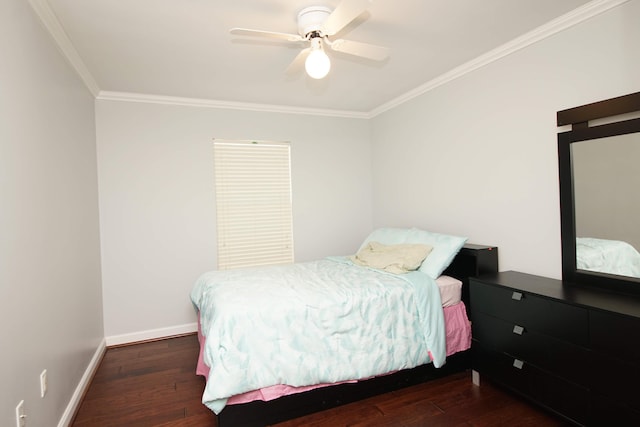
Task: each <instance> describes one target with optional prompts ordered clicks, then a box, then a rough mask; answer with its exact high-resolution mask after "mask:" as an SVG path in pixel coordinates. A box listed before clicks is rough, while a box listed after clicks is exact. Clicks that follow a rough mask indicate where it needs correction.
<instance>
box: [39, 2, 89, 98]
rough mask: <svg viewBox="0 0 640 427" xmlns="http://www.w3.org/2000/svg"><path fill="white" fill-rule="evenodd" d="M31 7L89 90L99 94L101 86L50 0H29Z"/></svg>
mask: <svg viewBox="0 0 640 427" xmlns="http://www.w3.org/2000/svg"><path fill="white" fill-rule="evenodd" d="M28 1H29V4H30V5H31V8H32V9H33V10H34V12H35V13H36V15H38V17H39V18H40V20H41V21H42V23H43V25H44V26H45V28H46V29H47V31H49V34H50V35H51V37H53V40H54V41H55V43H56V45H57V46H58V49H60V51H62V54H63V56H64V57H65V58H66V59H67V61H69V63H70V64H71V66H72V67H73V69H74V70H75V71H76V73H78V75H79V76H80V79H82V81H83V82H84V84H85V85H86V86H87V89H89V92H91V93H92V94H93V96H94V97H95V96H98V93H99V92H100V88H99V87H98V83H96V80H95V79H94V78H93V76H92V75H91V73H90V72H89V69H88V68H87V66H86V65H85V63H84V61H83V60H82V58H80V55H79V54H78V51H77V50H76V48H75V47H74V46H73V43H72V42H71V39H69V36H67V33H66V32H65V31H64V28H63V27H62V24H61V23H60V21H59V20H58V17H57V16H56V14H55V13H54V12H53V10H52V9H51V6H50V5H49V2H48V1H47V0H28Z"/></svg>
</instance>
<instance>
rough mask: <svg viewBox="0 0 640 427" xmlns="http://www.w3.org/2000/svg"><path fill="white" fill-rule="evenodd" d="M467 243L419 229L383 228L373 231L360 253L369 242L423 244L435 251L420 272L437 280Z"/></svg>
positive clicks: (361, 247) (465, 239)
mask: <svg viewBox="0 0 640 427" xmlns="http://www.w3.org/2000/svg"><path fill="white" fill-rule="evenodd" d="M466 241H467V238H466V237H459V236H451V235H447V234H439V233H432V232H430V231H425V230H420V229H418V228H393V227H383V228H377V229H375V230H373V231H372V232H371V234H369V236H367V238H366V239H365V240H364V242H363V243H362V245H361V246H360V248H359V249H358V251H360V250H362V249H363V248H364V247H365V246H366V245H367V243H369V242H380V243H382V244H383V245H399V244H402V243H421V244H424V245H427V246H431V247H433V250H432V251H431V253H430V254H429V256H428V257H427V258H426V259H425V260H424V261H423V262H422V265H420V268H419V269H418V270H419V271H422V272H423V273H425V274H427V275H428V276H429V277H431V278H433V279H434V280H435V279H437V278H438V276H440V275H441V274H442V272H443V271H444V270H446V268H447V267H448V266H449V264H451V261H453V259H454V258H455V257H456V255H457V254H458V252H460V249H461V248H462V247H463V246H464V244H465V243H466Z"/></svg>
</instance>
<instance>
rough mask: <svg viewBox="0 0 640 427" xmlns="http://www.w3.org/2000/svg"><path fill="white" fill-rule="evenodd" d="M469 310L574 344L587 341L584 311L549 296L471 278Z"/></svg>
mask: <svg viewBox="0 0 640 427" xmlns="http://www.w3.org/2000/svg"><path fill="white" fill-rule="evenodd" d="M470 282H471V285H470V292H471V305H472V310H473V311H480V312H483V313H487V314H491V315H493V316H495V317H497V318H501V319H504V320H505V321H509V322H512V323H514V324H517V325H520V326H522V327H524V328H526V329H527V330H530V331H535V332H538V333H541V334H545V335H549V336H553V337H556V338H559V339H562V340H566V341H570V342H572V343H574V344H578V345H582V346H587V344H588V327H587V325H588V323H587V322H588V312H587V310H586V309H584V308H581V307H576V306H571V305H568V304H565V303H562V302H558V301H554V300H552V299H549V298H544V297H540V296H536V295H533V294H531V293H527V292H522V291H518V290H514V289H510V288H507V287H503V286H494V285H489V284H486V283H483V282H480V281H477V280H476V279H471V281H470Z"/></svg>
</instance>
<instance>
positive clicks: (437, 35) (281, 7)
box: [30, 0, 606, 114]
mask: <svg viewBox="0 0 640 427" xmlns="http://www.w3.org/2000/svg"><path fill="white" fill-rule="evenodd" d="M30 2H31V3H32V5H34V9H36V11H38V13H39V15H40V16H41V17H42V18H43V20H45V23H47V21H49V24H48V27H49V29H50V30H51V31H52V33H56V31H55V25H54V24H57V23H56V22H55V21H56V19H55V18H56V17H57V21H59V23H60V24H61V29H62V31H60V29H59V30H58V31H57V33H58V35H57V37H56V36H55V34H54V37H56V38H57V40H58V43H59V44H61V45H62V50H63V51H65V53H67V56H68V57H70V59H71V62H72V63H73V64H74V65H75V66H76V69H79V72H80V74H81V75H83V73H84V77H85V81H92V82H93V83H94V84H95V86H96V90H98V91H99V93H100V94H110V93H111V94H113V93H115V92H126V93H129V94H138V95H135V96H147V95H154V96H166V97H177V98H193V99H200V100H209V101H215V102H223V103H230V104H234V103H240V104H238V105H242V104H266V105H269V106H284V107H287V108H290V107H294V108H302V109H317V110H331V111H342V112H345V113H346V112H353V113H368V114H370V113H371V112H372V111H375V110H376V109H378V110H379V109H381V108H385V106H386V105H391V104H393V103H394V102H396V103H397V102H400V101H399V100H401V99H403V97H404V98H406V97H407V96H409V94H411V93H414V92H416V91H419V90H421V88H424V87H425V85H429V84H433V82H437V81H438V79H440V80H442V79H443V78H444V77H446V76H451V75H453V74H455V72H456V70H458V71H459V70H463V69H464V68H465V67H466V68H472V67H474V66H477V65H481V64H482V63H483V58H485V59H487V58H490V57H491V55H493V57H498V56H501V55H504V54H507V53H509V52H510V51H512V50H513V49H511V50H510V46H511V47H514V46H515V47H517V46H522V45H526V44H527V43H530V42H532V41H535V40H537V39H539V38H540V37H543V36H546V35H549V34H552V33H553V32H554V31H558V30H560V29H562V28H564V27H566V26H569V25H571V22H572V21H571V19H573V20H574V21H575V17H576V16H581V15H584V14H585V11H587V12H588V11H589V9H594V7H595V4H597V3H603V1H602V0H596V1H593V2H591V3H589V1H588V0H482V1H479V0H396V1H391V0H376V1H373V2H372V3H371V6H370V7H369V10H368V12H366V13H364V14H363V15H361V16H360V17H359V18H357V19H356V20H355V21H354V22H353V23H352V25H349V26H347V28H346V29H345V30H344V31H342V32H341V33H340V34H339V36H340V37H341V38H345V39H349V40H355V41H361V42H366V43H372V44H377V45H382V46H387V47H389V48H390V49H391V55H390V57H389V58H388V59H387V60H386V61H384V62H382V63H376V62H373V61H367V60H360V59H357V58H353V57H349V56H346V55H344V54H338V53H336V52H330V56H331V59H332V69H331V72H330V73H329V75H328V76H327V77H326V78H325V79H323V80H319V81H318V80H313V79H311V78H310V77H308V76H306V75H305V74H304V73H302V72H301V73H300V74H299V75H298V76H295V77H287V76H286V75H285V73H284V70H285V69H286V68H287V66H288V65H289V63H290V62H291V61H292V60H293V58H294V57H295V56H296V55H297V53H298V50H299V48H296V47H295V46H293V47H292V46H290V45H287V44H285V43H281V42H279V41H270V40H261V39H251V38H247V37H238V36H232V35H230V34H229V29H230V28H232V27H245V28H256V29H263V30H271V31H278V32H288V33H294V34H295V33H297V26H296V25H297V24H296V16H297V13H298V11H300V10H301V9H302V8H304V7H306V6H310V5H318V4H320V5H326V6H329V7H332V8H333V7H335V6H336V5H337V4H338V3H339V0H272V1H266V0H233V1H232V0H225V1H222V0H30ZM47 2H48V4H47ZM605 3H606V1H605ZM38 4H39V5H40V6H38ZM43 7H44V8H45V10H46V9H47V7H50V8H51V11H53V15H51V14H50V16H49V17H46V16H44V15H46V14H45V13H43V12H42V10H43ZM558 18H559V19H558ZM51 21H54V22H53V24H51ZM52 28H53V30H52ZM65 35H66V36H65ZM67 37H68V39H67ZM536 37H537V38H536ZM76 52H77V56H75V53H76ZM470 61H471V62H470ZM484 62H487V61H484ZM474 64H475V65H474ZM452 73H453V74H452ZM88 85H89V86H91V85H90V84H89V83H88ZM94 92H95V90H94ZM130 96H134V95H130Z"/></svg>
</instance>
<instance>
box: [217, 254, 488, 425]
mask: <svg viewBox="0 0 640 427" xmlns="http://www.w3.org/2000/svg"><path fill="white" fill-rule="evenodd" d="M497 271H498V248H497V247H494V246H482V245H472V244H467V245H465V246H464V247H463V248H462V250H461V251H460V252H459V253H458V255H457V256H456V258H455V259H454V261H453V262H452V263H451V265H450V266H449V268H448V269H447V270H446V271H445V272H444V274H447V275H449V276H453V277H456V278H458V279H460V280H462V281H463V283H464V285H463V287H462V300H463V301H464V303H465V305H466V306H467V311H468V310H469V308H470V301H469V286H468V278H469V277H473V276H477V275H479V274H484V273H492V272H497ZM469 368H471V353H470V350H467V351H463V352H460V353H456V354H454V355H452V356H449V357H447V363H446V364H445V365H444V366H442V367H441V368H438V369H436V368H434V367H433V364H431V363H429V364H426V365H422V366H418V367H416V368H413V369H406V370H402V371H398V372H396V373H394V374H390V375H385V376H381V377H375V378H371V379H368V380H364V381H359V382H357V383H346V384H340V385H335V386H331V387H323V388H318V389H315V390H311V391H307V392H304V393H299V394H293V395H289V396H283V397H281V398H278V399H275V400H271V401H269V402H263V401H254V402H249V403H243V404H239V405H228V406H226V407H225V408H224V409H223V410H222V412H220V414H219V415H218V427H245V426H265V425H270V424H276V423H279V422H282V421H286V420H291V419H294V418H298V417H301V416H304V415H308V414H311V413H314V412H318V411H323V410H325V409H329V408H334V407H336V406H340V405H344V404H347V403H351V402H355V401H358V400H362V399H366V398H368V397H372V396H376V395H379V394H383V393H387V392H390V391H393V390H398V389H400V388H403V387H408V386H411V385H415V384H419V383H423V382H427V381H430V380H434V379H436V378H441V377H444V376H446V375H450V374H452V373H455V372H461V371H463V370H465V369H469ZM469 380H471V379H469Z"/></svg>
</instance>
